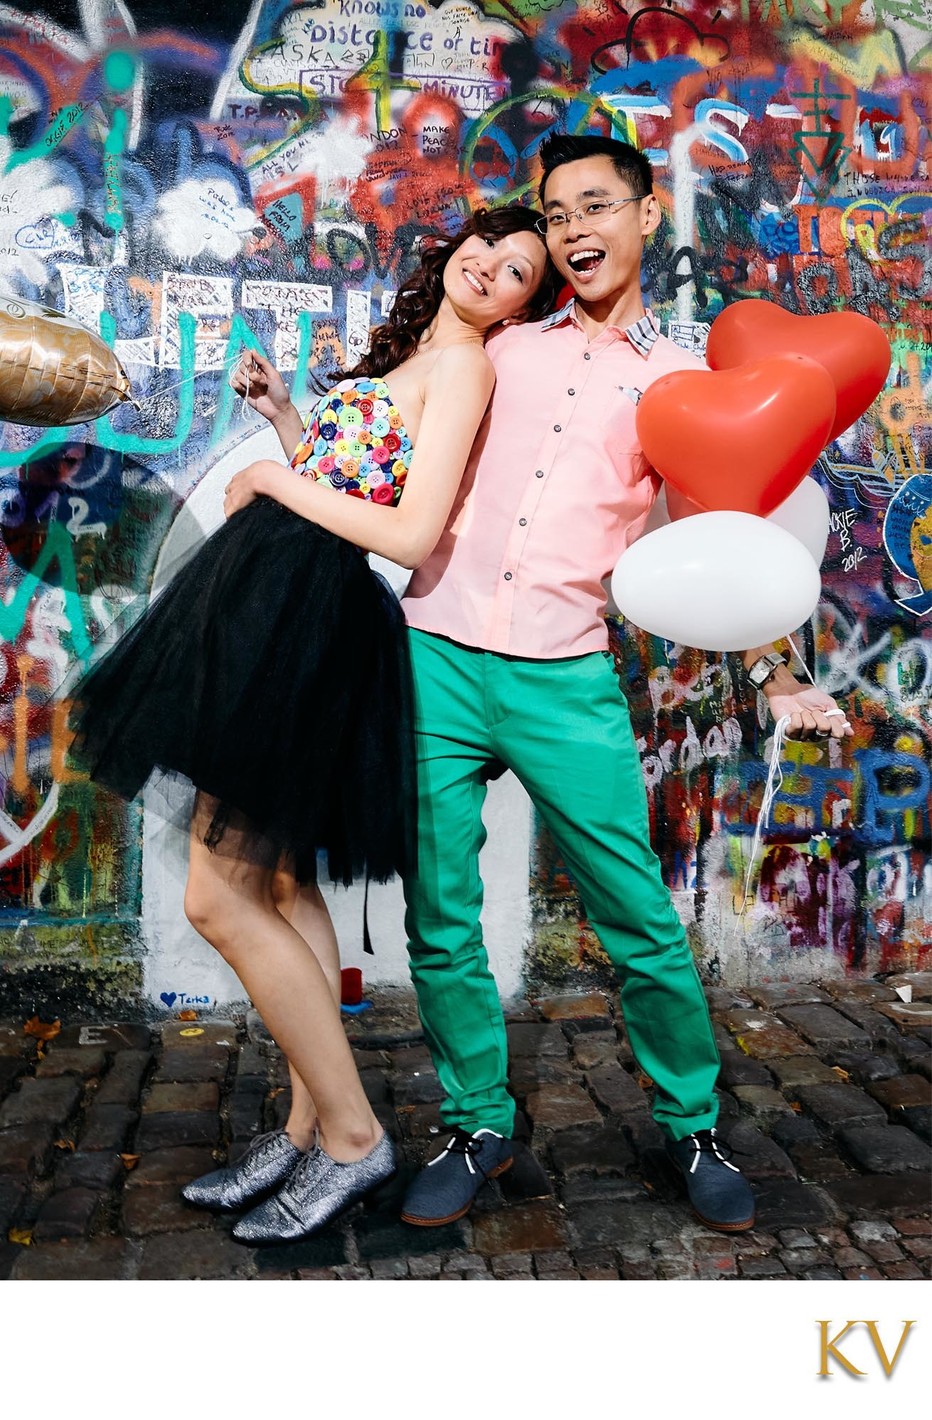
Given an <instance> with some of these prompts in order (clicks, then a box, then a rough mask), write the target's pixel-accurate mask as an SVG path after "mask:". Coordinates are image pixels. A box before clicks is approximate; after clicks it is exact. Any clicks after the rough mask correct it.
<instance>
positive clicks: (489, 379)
mask: <svg viewBox="0 0 932 1420" xmlns="http://www.w3.org/2000/svg"><path fill="white" fill-rule="evenodd" d="M460 380H469V381H470V383H472V384H475V385H478V386H479V387H480V388H488V389H491V388H492V386H493V384H494V383H495V367H494V365H493V364H492V361H491V360H490V359H489V357H488V355H487V354H486V353H485V348H484V347H483V346H482V345H473V344H471V343H470V344H468V345H448V346H447V348H446V349H445V350H441V352H440V354H439V355H438V356H437V358H436V360H435V361H434V363H433V365H432V367H431V371H430V374H429V376H428V378H427V390H428V391H429V392H430V393H433V392H434V391H435V390H437V389H438V388H441V389H445V388H446V387H447V386H449V385H452V384H453V383H454V382H456V381H460Z"/></svg>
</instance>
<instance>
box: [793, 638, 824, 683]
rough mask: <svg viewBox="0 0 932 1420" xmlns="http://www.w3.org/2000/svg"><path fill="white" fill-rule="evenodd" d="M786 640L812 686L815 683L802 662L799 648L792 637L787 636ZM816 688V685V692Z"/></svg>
mask: <svg viewBox="0 0 932 1420" xmlns="http://www.w3.org/2000/svg"><path fill="white" fill-rule="evenodd" d="M786 639H787V641H789V643H790V645H791V646H792V647H793V650H794V651H795V653H796V659H797V661H798V662H799V664H800V665H801V666H802V668H803V670H804V671H805V672H806V675H807V676H809V680H810V681H811V682H812V684H813V685H815V684H816V683H815V681H814V680H813V679H812V675H811V674H810V671H809V667H808V666H807V665H806V662H805V661H804V660H803V658H802V655H801V653H800V650H799V647H798V646H797V644H796V642H795V641H794V640H793V638H792V636H789V635H788V636H787V637H786ZM818 688H819V687H818V686H817V685H816V690H818Z"/></svg>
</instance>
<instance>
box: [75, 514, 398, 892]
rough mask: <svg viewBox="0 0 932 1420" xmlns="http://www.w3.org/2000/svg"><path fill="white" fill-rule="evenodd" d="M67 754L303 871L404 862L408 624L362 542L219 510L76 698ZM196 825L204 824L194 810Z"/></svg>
mask: <svg viewBox="0 0 932 1420" xmlns="http://www.w3.org/2000/svg"><path fill="white" fill-rule="evenodd" d="M72 695H73V698H74V701H75V706H74V710H73V713H72V723H73V725H74V727H75V732H76V733H75V742H74V753H75V754H76V756H77V758H78V761H79V763H82V764H83V766H84V767H85V768H86V769H87V771H88V773H89V774H90V776H91V778H92V779H93V780H95V781H96V782H97V783H100V784H102V785H104V786H105V787H106V788H108V789H111V790H113V791H115V792H116V793H118V794H120V795H122V796H123V797H124V798H127V799H131V798H133V797H134V796H135V795H136V794H137V793H138V792H139V791H140V789H141V788H142V787H143V785H144V784H145V783H146V781H147V780H148V779H149V777H150V775H153V774H157V775H158V776H159V778H160V780H161V781H163V782H164V781H165V780H166V779H167V780H168V781H169V783H170V782H171V781H172V780H174V779H179V778H180V779H181V780H182V781H185V782H186V783H189V784H193V785H194V786H195V787H196V788H197V789H198V790H200V791H201V793H202V794H203V795H205V796H209V797H208V798H206V799H204V800H203V802H204V803H207V804H208V805H209V809H210V811H211V817H210V821H209V826H208V827H207V829H206V831H205V833H204V841H205V842H206V843H207V845H208V847H210V848H213V849H215V850H217V851H221V852H222V851H227V852H232V853H233V854H234V855H235V856H237V857H240V856H242V857H245V858H249V859H255V860H258V861H260V862H263V863H266V864H268V865H270V866H272V865H275V864H281V865H283V866H286V867H287V868H289V870H290V871H292V872H294V874H295V875H296V877H297V878H298V880H299V881H301V882H307V881H310V880H313V878H314V877H315V873H316V860H317V855H318V853H320V852H322V853H325V854H326V855H327V865H328V870H329V875H330V877H331V878H332V879H333V881H334V882H344V883H350V882H352V881H353V880H354V879H356V878H359V877H361V876H362V875H363V874H368V876H369V877H371V878H372V879H374V880H375V881H379V882H381V881H385V880H386V879H388V878H389V877H391V876H392V875H393V874H394V873H396V872H403V871H405V870H406V869H407V868H408V867H409V866H410V865H411V862H412V853H413V842H414V832H413V830H414V823H413V815H414V805H415V795H414V777H415V767H414V750H413V731H412V703H413V694H412V682H411V671H410V664H409V660H408V649H407V639H406V630H405V625H404V618H403V616H402V613H401V609H400V607H399V605H398V602H397V601H396V599H395V596H394V594H393V593H392V591H391V588H390V587H389V586H388V584H387V583H386V582H385V581H384V579H383V578H381V577H379V576H378V575H377V574H376V573H374V572H373V571H372V570H371V568H370V567H369V564H368V562H367V561H366V559H365V557H364V556H363V555H362V553H361V552H359V550H358V549H357V548H354V547H352V546H351V545H350V544H349V543H347V542H345V541H344V540H343V539H342V538H338V537H336V536H334V535H333V534H332V533H329V532H327V531H326V530H325V529H323V528H319V527H317V526H316V525H315V524H314V523H310V522H308V521H307V519H305V518H301V517H298V515H297V514H295V513H292V512H291V511H290V510H289V509H287V508H283V507H282V506H281V505H280V504H278V503H275V502H274V501H272V500H271V499H268V498H259V499H257V500H256V501H255V502H254V503H251V504H250V505H249V506H248V507H247V508H244V509H241V510H240V511H239V512H238V513H235V514H234V515H233V517H232V518H230V519H228V520H227V522H226V523H224V525H223V526H222V527H221V528H219V529H218V530H217V532H215V533H214V534H213V535H212V536H211V537H209V538H208V539H207V541H206V542H205V543H204V544H203V545H202V546H201V547H200V549H199V550H198V551H197V552H196V553H195V555H194V556H193V557H192V559H191V560H190V561H189V562H188V563H187V565H186V566H184V567H183V568H182V570H181V571H180V572H178V573H177V574H176V575H175V577H174V578H173V580H172V581H171V582H170V584H169V585H168V587H167V588H166V589H165V590H164V592H162V593H161V594H160V595H159V596H158V598H157V599H156V600H155V601H154V602H153V603H152V604H151V605H150V606H149V608H148V609H147V610H146V611H145V612H144V613H143V615H142V616H141V617H140V618H139V620H138V621H136V622H135V624H134V625H133V626H132V628H131V629H130V630H129V631H128V632H127V633H126V634H125V635H124V636H123V637H122V638H121V639H120V640H119V641H118V642H117V644H116V645H115V646H114V647H113V648H112V649H111V650H110V651H108V652H107V653H106V654H105V655H104V656H103V658H102V659H101V660H100V662H99V663H98V664H97V665H95V666H93V667H92V669H91V670H90V671H89V672H88V673H87V674H86V675H85V677H84V678H83V680H82V681H80V682H79V684H78V686H77V687H76V688H75V689H74V691H73V692H72ZM199 822H200V820H199Z"/></svg>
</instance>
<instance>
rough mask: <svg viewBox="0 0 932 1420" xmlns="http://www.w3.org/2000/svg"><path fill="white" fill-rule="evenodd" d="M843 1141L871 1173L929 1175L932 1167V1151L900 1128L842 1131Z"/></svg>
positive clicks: (895, 1126)
mask: <svg viewBox="0 0 932 1420" xmlns="http://www.w3.org/2000/svg"><path fill="white" fill-rule="evenodd" d="M839 1138H840V1140H841V1142H842V1144H843V1145H844V1146H845V1148H846V1149H847V1150H848V1152H849V1153H850V1154H851V1156H852V1158H853V1159H854V1160H855V1162H856V1163H858V1164H860V1166H861V1168H863V1169H866V1170H867V1172H868V1173H883V1174H891V1173H901V1172H902V1173H906V1172H910V1171H912V1170H913V1169H921V1170H923V1171H924V1172H926V1173H927V1172H928V1170H929V1169H930V1167H932V1149H930V1148H929V1146H928V1144H924V1143H923V1142H922V1140H921V1139H917V1138H916V1136H915V1134H913V1133H911V1131H910V1130H909V1129H904V1128H902V1126H900V1125H896V1124H889V1125H885V1126H884V1125H881V1126H874V1127H869V1128H866V1129H842V1130H841V1132H840V1134H839Z"/></svg>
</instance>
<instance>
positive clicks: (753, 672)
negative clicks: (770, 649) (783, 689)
mask: <svg viewBox="0 0 932 1420" xmlns="http://www.w3.org/2000/svg"><path fill="white" fill-rule="evenodd" d="M785 665H786V661H785V660H784V658H783V657H782V656H778V655H775V654H773V653H771V654H769V655H766V656H761V657H760V659H759V660H756V661H755V662H754V664H753V666H752V667H751V669H750V670H749V671H748V680H749V681H750V682H751V684H752V685H753V686H756V687H757V689H758V690H760V688H761V686H763V685H766V684H767V682H768V680H769V679H770V677H771V676H772V675H773V673H774V671H775V670H776V669H777V666H785Z"/></svg>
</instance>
